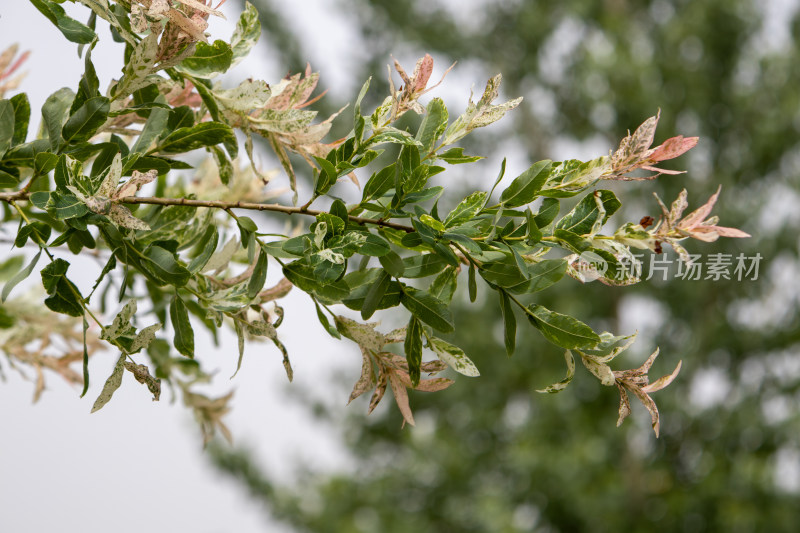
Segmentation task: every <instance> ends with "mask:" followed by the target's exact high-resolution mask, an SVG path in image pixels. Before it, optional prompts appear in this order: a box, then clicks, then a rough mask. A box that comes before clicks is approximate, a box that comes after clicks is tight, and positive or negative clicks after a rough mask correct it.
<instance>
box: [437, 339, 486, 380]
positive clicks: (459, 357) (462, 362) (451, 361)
mask: <svg viewBox="0 0 800 533" xmlns="http://www.w3.org/2000/svg"><path fill="white" fill-rule="evenodd" d="M428 346H429V347H430V349H431V350H433V351H434V352H436V355H437V356H438V357H439V359H440V360H442V361H444V362H445V363H447V366H449V367H450V368H452V369H453V370H455V371H456V372H458V373H459V374H463V375H465V376H469V377H477V376H480V375H481V373H480V372H478V367H476V366H475V363H473V362H472V360H471V359H470V358H469V357H467V355H466V354H465V353H464V350H462V349H461V348H459V347H458V346H454V345H452V344H450V343H449V342H446V341H443V340H442V339H438V338H436V337H433V338H431V339H429V340H428Z"/></svg>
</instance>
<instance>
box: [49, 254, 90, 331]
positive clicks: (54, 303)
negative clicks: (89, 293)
mask: <svg viewBox="0 0 800 533" xmlns="http://www.w3.org/2000/svg"><path fill="white" fill-rule="evenodd" d="M68 268H69V263H68V262H67V261H64V260H63V259H56V260H54V261H53V262H52V263H50V264H49V265H47V266H46V267H44V268H43V269H42V273H41V274H42V285H43V286H44V288H45V290H46V291H47V294H49V295H50V297H49V298H46V299H45V301H44V304H45V305H46V306H47V308H48V309H50V310H51V311H55V312H56V313H63V314H65V315H69V316H75V317H78V316H83V313H84V310H83V305H82V302H81V297H80V292H79V291H78V288H77V287H76V286H75V284H73V283H72V282H71V281H70V280H69V279H67V276H66V273H67V269H68Z"/></svg>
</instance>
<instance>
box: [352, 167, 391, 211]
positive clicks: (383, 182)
mask: <svg viewBox="0 0 800 533" xmlns="http://www.w3.org/2000/svg"><path fill="white" fill-rule="evenodd" d="M395 168H396V164H395V163H392V164H391V165H389V166H387V167H384V168H382V169H381V170H379V171H378V172H376V173H374V174H373V175H372V177H370V178H369V180H367V183H366V184H365V185H364V193H363V195H362V199H361V201H362V202H367V201H369V200H375V199H377V198H380V197H381V196H383V194H384V193H385V192H386V191H388V190H389V189H391V188H392V187H394V174H395Z"/></svg>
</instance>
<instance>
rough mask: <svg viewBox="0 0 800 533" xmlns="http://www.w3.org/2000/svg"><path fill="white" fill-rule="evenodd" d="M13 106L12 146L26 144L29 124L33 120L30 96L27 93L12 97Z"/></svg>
mask: <svg viewBox="0 0 800 533" xmlns="http://www.w3.org/2000/svg"><path fill="white" fill-rule="evenodd" d="M10 101H11V105H12V106H14V136H13V137H12V139H11V145H12V146H16V145H18V144H20V143H24V142H25V139H26V138H27V137H28V123H29V122H30V120H31V104H30V102H29V101H28V95H27V94H25V93H19V94H15V95H14V96H12V97H11V100H10Z"/></svg>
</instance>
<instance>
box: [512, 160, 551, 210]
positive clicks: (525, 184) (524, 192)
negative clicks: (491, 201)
mask: <svg viewBox="0 0 800 533" xmlns="http://www.w3.org/2000/svg"><path fill="white" fill-rule="evenodd" d="M552 167H553V163H552V161H549V160H544V161H539V162H538V163H534V164H533V165H531V166H530V168H528V170H526V171H525V172H523V173H522V174H520V175H519V176H517V177H516V178H514V181H512V182H511V185H509V186H508V188H507V189H506V190H504V191H503V193H502V194H501V195H500V202H501V203H502V204H503V205H504V206H505V207H519V206H522V205H525V204H527V203H530V202H531V201H533V199H534V198H536V195H537V193H538V192H539V190H540V189H541V188H542V185H544V183H545V181H547V177H548V176H549V175H550V171H551V169H552Z"/></svg>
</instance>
